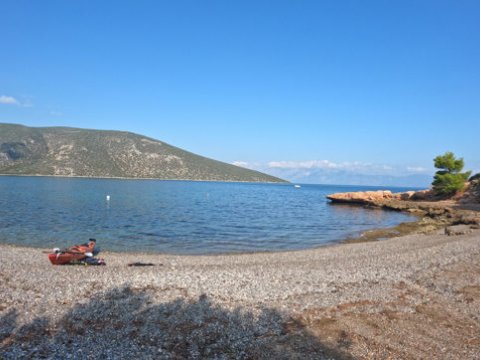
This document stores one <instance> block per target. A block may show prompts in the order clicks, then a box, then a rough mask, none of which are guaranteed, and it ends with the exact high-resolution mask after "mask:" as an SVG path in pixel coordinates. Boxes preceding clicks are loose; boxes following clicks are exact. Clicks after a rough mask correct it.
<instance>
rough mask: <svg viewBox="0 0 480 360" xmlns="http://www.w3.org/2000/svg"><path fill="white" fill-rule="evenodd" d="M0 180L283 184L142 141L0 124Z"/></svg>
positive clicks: (73, 130) (138, 137) (95, 132)
mask: <svg viewBox="0 0 480 360" xmlns="http://www.w3.org/2000/svg"><path fill="white" fill-rule="evenodd" d="M0 174H4V175H7V174H8V175H51V176H86V177H125V178H155V179H165V180H167V179H181V180H214V181H249V182H284V180H282V179H279V178H276V177H273V176H270V175H267V174H263V173H260V172H257V171H253V170H248V169H244V168H240V167H237V166H234V165H230V164H226V163H223V162H220V161H216V160H212V159H208V158H205V157H203V156H199V155H196V154H193V153H190V152H188V151H185V150H182V149H179V148H177V147H174V146H171V145H168V144H166V143H164V142H161V141H158V140H155V139H151V138H148V137H145V136H141V135H137V134H133V133H129V132H122V131H103V130H86V129H76V128H66V127H44V128H32V127H26V126H22V125H15V124H0Z"/></svg>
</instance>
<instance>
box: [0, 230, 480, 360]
mask: <svg viewBox="0 0 480 360" xmlns="http://www.w3.org/2000/svg"><path fill="white" fill-rule="evenodd" d="M98 242H99V245H101V239H99V241H98ZM67 245H69V244H59V246H67ZM0 251H1V252H0V260H1V261H0V275H1V277H0V358H5V359H17V358H51V359H85V358H87V359H89V358H103V359H118V358H132V357H133V356H136V357H140V358H145V359H149V358H151V359H180V358H191V359H200V358H202V359H203V358H209V359H251V358H275V359H283V358H285V359H295V358H298V359H308V358H312V359H322V358H332V357H333V358H337V357H341V358H349V355H348V353H349V351H346V352H345V351H343V350H342V351H340V350H339V349H334V348H332V347H328V346H326V345H325V344H326V342H323V341H322V340H321V339H319V338H318V336H315V334H314V333H312V331H310V330H309V329H308V328H307V327H305V326H304V325H302V324H301V322H299V320H298V319H299V318H300V317H302V316H304V314H306V313H308V312H312V311H314V310H315V309H329V308H332V307H338V306H339V305H341V304H349V303H361V302H365V303H367V302H370V303H371V302H375V303H384V304H388V303H389V302H392V301H395V300H396V299H397V297H398V290H397V287H398V284H407V285H408V286H411V287H412V288H413V287H415V286H417V287H418V285H416V284H417V283H418V282H419V281H420V279H421V281H422V282H424V283H428V281H433V280H432V279H433V278H434V275H435V274H436V273H437V272H438V271H442V270H445V269H449V268H450V267H454V266H455V265H456V264H459V263H462V264H471V263H475V262H478V258H479V256H480V232H479V231H478V230H474V232H473V233H471V234H467V235H461V236H446V235H443V234H434V235H410V236H405V237H399V238H393V239H389V240H385V241H379V242H368V243H354V244H341V245H334V246H329V247H322V248H317V249H311V250H304V251H294V252H283V253H256V254H242V255H217V256H173V255H152V254H140V253H139V254H133V253H109V252H104V253H101V256H102V257H104V258H105V261H106V263H107V265H106V266H52V265H51V264H50V263H49V261H48V258H47V255H45V254H43V253H42V250H41V249H34V248H22V247H15V246H8V245H0ZM131 262H145V263H153V264H155V266H148V267H128V266H127V264H128V263H131ZM477 280H478V279H477ZM462 281H464V282H465V284H462V283H461V282H462ZM471 281H472V279H468V278H467V277H465V280H462V277H461V276H460V277H456V278H455V284H454V285H455V286H457V287H461V286H463V285H464V286H469V285H471ZM477 282H478V281H477ZM447 285H448V284H447ZM447 285H445V289H447V290H444V291H443V293H444V296H452V297H454V296H457V295H455V293H454V292H453V291H450V290H448V289H450V288H451V287H452V286H453V285H451V286H450V285H449V286H450V287H448V286H447ZM476 285H480V284H476ZM412 301H414V302H418V304H420V303H421V302H422V301H423V302H424V301H425V299H424V298H422V299H420V298H418V299H414V300H412ZM459 306H460V305H459ZM461 306H463V305H461ZM461 306H460V307H459V308H458V311H463V312H464V313H465V314H467V313H468V314H469V316H470V317H473V319H474V320H475V318H474V317H475V316H477V315H478V311H477V312H476V311H475V310H472V308H471V307H468V306H465V307H463V308H462V307H461ZM315 311H316V310H315ZM375 311H376V310H375ZM408 311H410V310H408ZM475 321H477V323H478V318H477V319H476V320H475ZM352 351H353V350H351V351H350V353H352ZM469 354H474V353H468V354H466V355H465V358H469V356H471V355H469ZM472 356H473V355H472Z"/></svg>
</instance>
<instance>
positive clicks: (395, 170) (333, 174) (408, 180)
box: [233, 160, 430, 187]
mask: <svg viewBox="0 0 480 360" xmlns="http://www.w3.org/2000/svg"><path fill="white" fill-rule="evenodd" d="M233 165H237V166H241V167H244V168H247V169H252V170H257V171H261V172H265V173H267V174H270V175H274V176H277V177H280V178H282V179H286V180H290V181H294V182H303V183H315V184H337V185H338V184H361V185H396V186H399V185H402V186H422V187H423V186H426V185H428V184H429V181H430V180H429V179H430V174H429V172H430V171H429V170H428V169H427V168H423V167H419V166H410V167H405V166H394V165H386V164H375V163H367V162H361V161H345V162H334V161H330V160H303V161H269V162H263V163H262V162H248V161H235V162H234V163H233ZM406 170H407V171H406Z"/></svg>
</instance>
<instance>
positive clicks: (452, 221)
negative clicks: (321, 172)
mask: <svg viewBox="0 0 480 360" xmlns="http://www.w3.org/2000/svg"><path fill="white" fill-rule="evenodd" d="M475 190H476V188H475ZM327 198H328V199H329V200H330V201H331V202H332V204H349V205H357V206H358V205H359V206H364V207H366V208H382V209H385V210H391V211H403V212H408V213H410V214H413V215H415V216H417V217H418V220H417V221H415V222H411V223H405V224H400V225H399V226H396V227H394V228H391V229H381V230H372V231H369V232H366V233H365V234H364V236H363V237H364V238H365V239H374V238H376V237H380V238H385V237H392V236H399V235H407V234H413V233H433V232H435V231H437V230H442V229H443V230H444V231H445V233H447V234H453V233H455V234H457V235H459V234H466V233H469V232H471V231H472V230H475V229H480V199H477V198H476V197H475V198H472V196H471V193H470V192H468V191H467V192H466V194H462V196H459V197H457V198H455V197H454V198H451V199H437V198H436V197H435V195H434V194H433V192H432V191H431V190H422V191H408V192H403V193H392V192H391V191H365V192H346V193H337V194H331V195H328V196H327Z"/></svg>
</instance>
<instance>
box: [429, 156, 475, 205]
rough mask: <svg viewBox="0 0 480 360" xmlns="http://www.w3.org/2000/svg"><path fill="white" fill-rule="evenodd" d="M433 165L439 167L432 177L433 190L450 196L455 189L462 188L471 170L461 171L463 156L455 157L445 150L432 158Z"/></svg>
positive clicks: (459, 189)
mask: <svg viewBox="0 0 480 360" xmlns="http://www.w3.org/2000/svg"><path fill="white" fill-rule="evenodd" d="M433 161H434V164H435V167H436V168H437V169H440V170H439V171H437V172H436V173H435V176H434V177H433V182H432V185H433V190H434V191H435V192H436V193H437V194H439V195H445V196H450V195H454V194H455V193H456V192H457V191H461V190H463V188H464V186H465V181H467V179H468V178H469V176H470V174H471V173H472V172H471V171H467V172H464V173H462V172H461V171H462V170H463V165H464V163H463V158H460V159H456V158H455V155H454V154H453V153H452V152H450V151H447V152H446V153H445V154H443V155H439V156H437V157H436V158H435V159H433Z"/></svg>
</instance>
